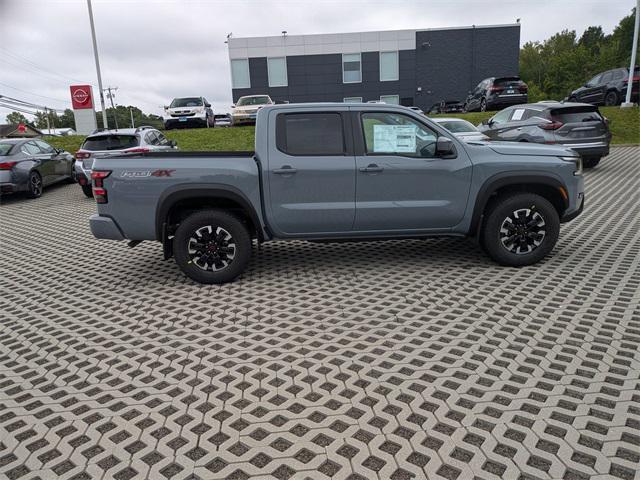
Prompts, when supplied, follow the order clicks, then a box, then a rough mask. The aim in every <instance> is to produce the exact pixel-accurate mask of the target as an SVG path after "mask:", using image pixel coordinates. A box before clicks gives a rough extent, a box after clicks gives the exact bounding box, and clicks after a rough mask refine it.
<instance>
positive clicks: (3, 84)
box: [0, 82, 71, 105]
mask: <svg viewBox="0 0 640 480" xmlns="http://www.w3.org/2000/svg"><path fill="white" fill-rule="evenodd" d="M0 85H2V86H3V87H7V88H10V89H12V90H15V91H16V92H22V93H26V94H28V95H33V96H35V97H41V98H46V99H49V100H55V101H56V102H61V103H66V104H67V105H68V104H70V103H71V102H70V101H69V100H61V99H59V98H53V97H47V96H45V95H40V94H37V93H33V92H29V91H27V90H22V89H20V88H17V87H14V86H12V85H8V84H6V83H2V82H0Z"/></svg>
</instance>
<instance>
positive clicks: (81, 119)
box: [70, 85, 98, 135]
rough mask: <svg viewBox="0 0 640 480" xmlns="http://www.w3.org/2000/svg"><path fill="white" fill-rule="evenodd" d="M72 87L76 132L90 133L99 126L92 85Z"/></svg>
mask: <svg viewBox="0 0 640 480" xmlns="http://www.w3.org/2000/svg"><path fill="white" fill-rule="evenodd" d="M70 89H71V104H72V106H73V118H74V119H75V122H76V132H78V133H79V134H80V135H89V134H90V133H91V132H93V131H94V130H95V129H96V128H98V124H97V122H96V112H95V109H94V106H93V90H92V88H91V85H71V87H70Z"/></svg>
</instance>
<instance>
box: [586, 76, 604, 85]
mask: <svg viewBox="0 0 640 480" xmlns="http://www.w3.org/2000/svg"><path fill="white" fill-rule="evenodd" d="M601 76H602V74H598V75H596V76H595V77H593V78H592V79H591V80H589V81H588V82H587V86H588V87H595V86H596V85H598V84H599V83H600V77H601Z"/></svg>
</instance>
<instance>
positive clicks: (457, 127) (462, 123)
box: [438, 120, 478, 133]
mask: <svg viewBox="0 0 640 480" xmlns="http://www.w3.org/2000/svg"><path fill="white" fill-rule="evenodd" d="M438 123H439V124H440V125H442V126H443V127H444V128H446V129H447V130H449V131H450V132H451V133H466V132H477V131H478V129H477V128H476V127H474V126H473V125H472V124H471V123H469V122H467V121H466V120H445V121H444V122H438Z"/></svg>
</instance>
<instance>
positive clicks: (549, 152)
mask: <svg viewBox="0 0 640 480" xmlns="http://www.w3.org/2000/svg"><path fill="white" fill-rule="evenodd" d="M487 146H488V147H489V148H490V149H491V150H493V151H494V152H496V153H499V154H500V155H537V156H546V157H576V156H578V154H577V153H576V152H574V151H573V150H571V149H570V148H565V147H560V146H556V145H542V144H538V143H525V142H491V143H487Z"/></svg>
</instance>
